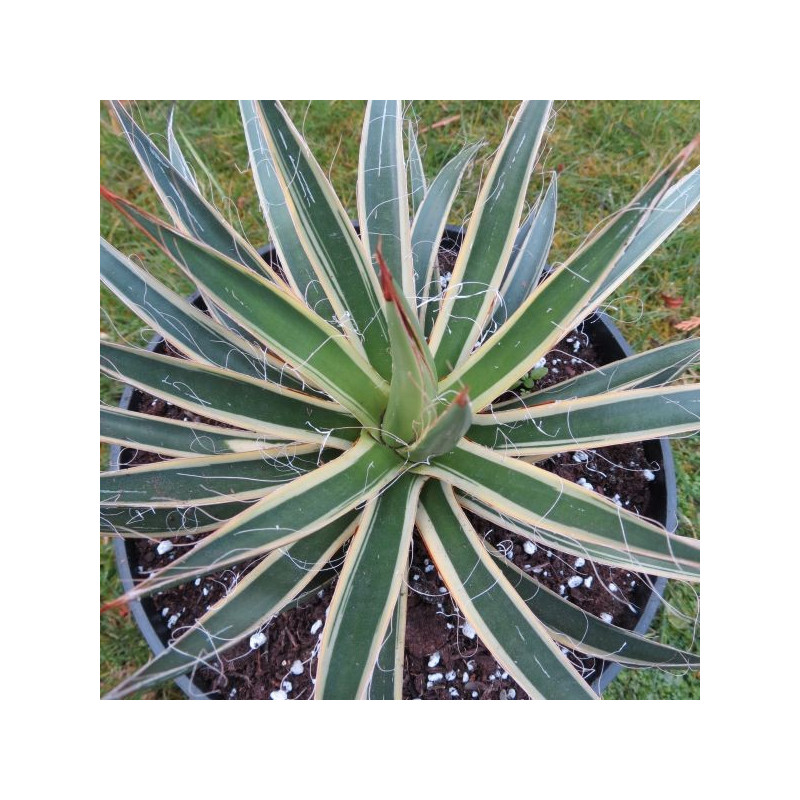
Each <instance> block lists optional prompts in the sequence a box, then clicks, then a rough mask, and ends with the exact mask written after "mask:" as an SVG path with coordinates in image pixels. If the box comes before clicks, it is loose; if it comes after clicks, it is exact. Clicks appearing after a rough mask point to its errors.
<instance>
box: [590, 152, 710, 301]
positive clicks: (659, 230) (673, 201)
mask: <svg viewBox="0 0 800 800" xmlns="http://www.w3.org/2000/svg"><path fill="white" fill-rule="evenodd" d="M699 202H700V167H697V168H696V169H694V170H692V171H691V172H690V173H689V174H688V175H686V176H685V177H683V178H682V179H681V180H680V181H678V182H677V183H676V184H675V185H674V186H672V187H671V188H670V189H669V190H668V191H667V192H666V193H665V194H664V196H663V197H662V198H661V200H659V202H658V203H657V204H656V206H655V208H654V209H653V211H652V213H651V214H650V216H649V217H648V218H647V221H646V222H645V223H644V225H642V227H641V229H640V230H639V231H637V233H636V235H635V236H634V237H633V241H631V243H630V244H629V245H628V247H627V248H626V249H625V252H624V253H623V254H622V257H621V258H620V259H619V260H618V261H617V263H616V264H615V265H614V268H613V269H612V270H611V271H610V272H609V273H608V275H607V276H606V278H605V279H604V280H603V283H602V285H601V287H600V288H599V289H598V291H597V294H596V295H595V297H594V298H592V303H600V302H601V301H602V300H603V299H605V298H606V297H608V295H609V294H611V292H612V291H614V289H616V288H617V287H618V286H619V285H620V284H621V283H623V282H624V281H625V279H626V278H627V277H628V276H629V275H630V274H631V273H632V272H633V271H634V270H635V269H636V268H637V267H639V265H640V264H642V262H643V261H644V260H645V259H646V258H647V257H648V256H649V255H650V254H651V253H652V252H653V251H654V250H655V249H656V248H657V247H658V246H659V245H660V244H661V243H662V242H663V241H664V240H665V239H666V238H667V237H668V236H669V235H670V234H671V233H672V232H673V231H674V230H675V229H676V228H677V227H678V225H680V223H681V222H683V220H684V219H686V217H688V216H689V214H690V213H691V212H692V211H694V209H695V208H696V207H697V204H698V203H699Z"/></svg>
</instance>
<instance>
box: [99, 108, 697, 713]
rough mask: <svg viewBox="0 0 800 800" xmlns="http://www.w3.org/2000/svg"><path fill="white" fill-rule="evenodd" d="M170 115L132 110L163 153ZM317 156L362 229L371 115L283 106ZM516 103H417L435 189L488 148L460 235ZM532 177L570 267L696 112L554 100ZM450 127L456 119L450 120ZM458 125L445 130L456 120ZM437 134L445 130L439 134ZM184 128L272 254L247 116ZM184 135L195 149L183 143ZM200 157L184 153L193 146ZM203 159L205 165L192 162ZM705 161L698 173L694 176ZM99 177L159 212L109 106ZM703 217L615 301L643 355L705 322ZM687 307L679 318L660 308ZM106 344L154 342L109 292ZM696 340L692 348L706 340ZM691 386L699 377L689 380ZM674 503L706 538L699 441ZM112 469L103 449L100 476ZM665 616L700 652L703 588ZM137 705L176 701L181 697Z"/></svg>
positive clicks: (641, 690) (134, 244) (106, 218)
mask: <svg viewBox="0 0 800 800" xmlns="http://www.w3.org/2000/svg"><path fill="white" fill-rule="evenodd" d="M170 106H171V103H167V102H163V101H159V102H155V101H153V102H150V101H148V102H141V101H139V102H135V103H133V104H132V109H133V113H134V117H135V118H136V120H137V121H138V122H139V124H140V125H142V127H143V128H144V129H145V130H146V131H147V132H148V133H150V134H151V135H152V136H153V137H154V139H155V141H156V143H157V144H159V146H161V147H162V148H163V149H166V140H165V135H164V134H165V128H166V119H167V115H168V113H169V109H170ZM286 106H287V109H288V110H289V113H290V114H291V115H292V117H293V119H294V120H295V122H296V123H297V124H298V127H300V128H301V130H302V131H303V133H304V135H305V137H306V139H307V140H308V142H309V145H310V147H311V149H312V152H313V153H314V154H315V155H316V157H317V159H318V160H319V162H320V164H321V165H322V166H323V168H324V169H325V170H326V171H328V173H329V175H330V178H331V181H332V183H333V185H334V188H335V189H336V191H337V193H338V194H339V197H340V198H341V199H342V201H343V203H344V204H345V206H346V208H347V209H348V211H349V212H350V214H351V216H352V217H354V218H355V217H356V197H355V184H356V170H357V164H358V146H359V139H360V133H361V124H362V115H363V109H364V104H363V102H356V101H342V102H330V101H320V102H312V103H309V102H305V101H292V102H287V103H286ZM516 106H517V102H516V101H441V102H438V101H414V102H413V103H412V104H411V106H410V113H411V115H412V117H413V118H415V119H416V120H417V123H418V125H419V128H420V134H419V144H420V147H421V150H422V156H423V161H424V164H425V169H426V174H427V175H428V176H429V177H431V176H432V175H434V174H435V173H436V171H437V170H438V169H440V168H441V167H442V166H443V165H444V163H446V161H447V160H448V159H449V158H450V157H452V156H453V155H455V153H456V152H458V150H459V149H460V148H461V147H463V146H464V145H465V144H468V143H472V142H475V141H479V140H482V141H485V142H486V144H485V146H484V147H483V149H482V150H481V153H480V156H479V158H478V159H477V160H476V162H475V166H474V168H473V169H472V170H471V172H469V174H468V175H467V176H466V178H465V180H464V182H463V184H462V188H461V191H460V192H459V196H458V198H457V200H456V203H455V206H454V209H453V213H452V214H451V218H450V220H449V222H450V223H451V224H456V225H459V224H464V223H465V222H466V221H467V220H468V217H467V215H468V213H469V209H470V206H471V203H472V201H474V197H475V193H476V191H477V188H478V186H479V184H480V178H481V174H482V173H485V171H486V169H487V168H488V165H489V164H490V163H491V154H492V152H493V151H494V149H495V148H496V147H497V145H498V144H499V141H500V139H501V137H502V133H503V131H504V130H505V127H506V125H507V122H508V120H509V118H510V117H511V116H512V115H513V112H514V110H515V108H516ZM554 112H555V113H554V119H553V120H552V121H551V126H550V130H549V132H548V134H547V137H546V141H545V145H544V148H543V153H542V157H541V158H540V160H539V163H538V165H537V176H536V177H535V179H534V180H533V181H532V185H531V192H530V196H529V201H531V202H532V201H533V200H534V199H535V197H536V195H537V193H538V190H539V188H540V187H541V185H542V180H541V173H542V172H543V171H545V172H547V171H551V170H554V169H555V170H558V171H559V173H560V174H559V183H558V195H559V204H558V217H557V222H556V236H555V240H554V243H553V250H552V252H551V255H550V259H549V261H550V262H551V263H553V262H560V261H563V260H564V259H565V258H566V257H567V256H568V255H569V254H570V253H571V252H572V251H573V250H574V249H575V248H576V247H577V246H578V245H579V244H580V243H581V241H582V240H583V239H584V238H585V236H586V234H587V233H588V232H589V231H590V230H591V229H592V228H593V227H594V226H596V225H597V224H598V223H599V222H601V221H602V220H603V219H604V218H605V217H607V216H608V215H609V214H610V213H611V212H613V211H614V210H616V209H618V208H619V207H620V206H622V205H623V204H624V203H625V202H627V200H628V199H629V198H630V197H631V196H632V195H633V194H634V193H635V192H636V191H637V190H638V189H639V188H640V187H641V186H642V185H643V184H644V183H645V182H646V181H647V180H648V179H649V178H650V176H651V175H652V174H653V173H654V172H655V171H656V170H657V168H658V167H659V166H663V165H664V164H665V163H666V161H667V160H668V159H669V158H671V157H672V156H674V154H675V153H676V152H677V151H678V150H679V149H680V148H681V147H682V146H683V145H685V144H686V143H687V142H689V141H690V140H691V139H692V138H693V137H694V136H696V135H697V134H698V133H699V125H700V121H699V113H700V106H699V103H698V102H696V101H636V102H620V101H590V102H567V101H556V103H555V104H554ZM454 118H455V119H454ZM447 120H449V121H447ZM442 121H447V122H445V124H442V125H437V123H441V122H442ZM176 128H177V129H178V131H179V139H180V141H181V144H183V145H184V146H185V147H186V148H187V156H188V157H189V160H190V163H191V164H192V166H193V167H194V168H195V170H196V172H197V176H198V180H199V182H200V185H201V187H202V188H203V189H204V190H206V191H207V192H208V196H209V197H210V198H211V199H212V200H213V201H214V203H215V204H216V205H217V207H219V208H220V209H221V210H222V211H223V213H224V214H225V216H226V217H227V218H228V219H229V220H230V221H231V222H232V223H233V224H234V225H235V226H236V227H237V229H239V230H240V231H241V232H242V233H243V234H244V235H245V236H246V237H247V238H248V239H249V240H250V241H251V242H252V243H253V244H254V245H256V246H261V245H263V244H266V243H267V238H266V230H265V225H264V222H263V219H262V217H261V212H260V209H259V205H258V198H257V196H256V191H255V187H254V185H253V182H252V179H251V176H250V173H249V168H248V167H249V165H248V158H247V148H246V145H245V141H244V136H243V133H242V129H241V124H240V118H239V113H238V106H237V105H236V103H233V102H230V101H191V102H184V103H180V104H179V105H178V109H177V111H176ZM183 135H185V137H186V140H184V139H183V138H182V136H183ZM187 141H188V143H189V144H190V145H191V149H189V147H188V145H187V144H186V142H187ZM192 151H196V153H197V154H199V156H200V158H201V159H202V163H198V162H197V161H196V160H195V159H194V158H193V156H192ZM696 161H697V159H695V161H693V162H692V166H694V163H695V162H696ZM100 173H101V181H102V183H103V184H104V185H106V186H107V187H108V188H109V189H110V190H112V191H113V192H116V193H117V194H121V195H123V196H125V197H127V198H128V199H130V200H132V201H134V202H136V203H137V204H139V205H141V206H142V207H144V208H146V209H148V210H151V211H153V212H156V213H159V214H160V213H162V212H161V209H160V207H159V203H158V199H157V197H156V195H155V193H154V192H153V191H152V189H151V188H150V186H149V183H148V182H147V180H146V178H145V177H144V175H143V173H142V172H141V170H140V169H139V167H138V164H137V162H136V160H135V158H134V157H133V155H132V154H131V152H130V150H129V148H128V146H127V143H126V141H125V139H124V137H122V136H120V135H119V134H118V133H117V131H116V130H115V127H114V125H113V124H112V121H111V118H110V116H109V112H108V109H107V107H106V106H105V105H101V107H100ZM101 232H102V234H103V235H104V236H105V237H106V238H107V239H108V240H109V241H110V242H111V243H112V244H114V245H115V246H116V247H117V248H119V249H120V250H122V252H124V253H126V254H128V255H135V256H136V257H137V258H139V259H141V261H143V262H144V263H145V264H146V265H147V266H148V267H149V268H151V270H152V271H153V273H154V274H155V275H157V276H158V277H159V278H160V279H162V280H163V281H164V282H165V283H167V285H169V286H171V287H172V288H173V289H175V290H176V291H179V292H181V293H184V294H186V293H189V292H190V291H191V290H192V287H191V285H190V284H189V283H187V282H186V281H185V280H184V279H183V278H182V276H181V275H179V274H178V273H177V271H176V270H174V269H173V268H172V267H171V266H170V265H169V264H168V262H166V260H165V259H163V258H162V257H161V256H160V255H158V254H157V253H156V252H155V250H154V248H152V247H151V246H149V245H148V244H147V243H146V242H145V241H144V240H143V239H142V238H141V237H140V236H137V235H136V234H134V233H133V232H132V231H131V230H130V229H129V228H128V227H127V225H126V223H125V222H124V221H123V220H121V219H119V218H118V217H116V216H115V215H114V214H113V213H112V212H111V211H110V210H109V209H108V208H102V209H101ZM699 246H700V235H699V213H698V212H695V213H693V214H692V215H691V216H690V217H689V219H687V220H686V222H684V223H683V225H682V226H681V227H680V228H679V230H678V231H676V233H674V234H673V235H672V237H670V239H669V240H668V241H667V242H666V243H665V244H664V245H662V247H661V248H660V249H659V250H658V251H657V252H656V253H655V254H653V255H652V256H651V257H650V258H649V259H648V260H647V262H646V263H645V264H644V265H643V266H642V267H641V268H640V269H639V270H638V271H637V273H636V274H635V275H634V276H633V278H632V279H630V280H629V281H628V282H627V283H626V284H625V285H624V286H623V287H621V289H620V290H619V291H618V292H617V293H616V294H615V295H614V296H613V297H612V298H610V300H609V302H608V304H607V306H608V307H607V308H606V310H607V312H608V313H609V314H610V315H611V316H612V317H613V318H614V320H615V322H616V323H617V324H618V325H619V327H620V328H621V330H622V332H623V334H624V335H625V337H626V338H627V339H628V341H629V342H630V343H631V345H632V346H633V347H634V349H636V350H643V349H650V348H652V347H656V346H659V345H662V344H665V343H667V342H671V341H676V340H679V339H681V338H685V337H686V336H687V335H688V334H686V333H683V332H681V331H680V330H678V329H677V328H676V327H675V324H676V323H678V322H680V321H682V320H688V319H691V318H694V317H697V318H699V316H700V310H699V288H700V282H699ZM665 297H670V298H682V304H681V305H680V307H679V308H670V307H668V306H667V305H666V303H665V300H664V298H665ZM101 306H102V311H101V320H100V327H101V335H103V336H105V337H108V338H109V339H110V340H112V341H126V342H128V343H131V344H134V345H140V346H144V345H146V344H147V342H148V341H149V340H150V338H151V336H152V333H151V332H150V331H149V330H148V329H146V328H145V327H144V326H143V324H142V323H141V322H140V321H139V320H138V319H137V318H136V317H135V316H133V315H132V314H131V313H130V312H128V311H127V309H125V308H124V306H122V305H121V304H120V303H119V302H117V301H116V299H115V298H113V296H111V295H110V294H109V293H108V292H106V291H105V290H101ZM698 332H699V329H698V330H696V331H694V332H693V334H692V335H694V334H697V333H698ZM693 377H696V375H695V376H693ZM120 395H121V387H120V386H119V385H117V384H115V383H114V382H112V381H110V380H107V379H105V378H101V400H102V402H104V403H109V404H116V403H117V402H118V401H119V397H120ZM673 452H674V455H675V462H676V469H677V473H678V493H679V532H680V533H683V534H686V535H692V536H698V537H699V519H698V517H699V507H700V470H699V437H698V436H692V437H687V438H683V439H680V440H677V441H674V442H673ZM106 463H107V452H106V448H102V450H101V465H102V466H103V467H105V465H106ZM100 576H101V580H100V594H101V601H102V602H105V601H107V600H109V599H111V598H113V597H114V596H115V595H116V594H117V593H118V592H119V591H120V585H119V582H118V580H117V578H116V573H115V569H114V565H113V554H112V546H111V543H110V542H108V541H104V542H102V543H101V548H100ZM666 601H667V607H666V608H665V609H664V610H662V611H661V612H659V614H658V616H657V618H656V620H655V622H654V625H653V631H654V633H655V635H656V637H657V638H658V639H659V640H660V641H663V642H666V643H668V644H672V645H675V646H678V647H683V648H686V649H691V650H695V651H697V650H698V649H699V629H698V625H697V622H698V618H699V605H698V598H697V593H696V589H695V588H694V587H687V586H685V585H681V584H676V583H675V582H670V584H669V588H668V591H667V593H666ZM100 635H101V639H100V643H101V661H100V673H101V674H100V677H101V691H106V690H107V689H109V688H110V687H111V686H113V685H114V684H115V683H117V682H118V681H119V680H121V679H122V678H123V677H124V676H125V675H127V674H129V673H130V672H131V671H133V670H134V669H136V668H137V667H138V666H140V665H141V664H142V663H144V662H145V661H146V660H147V657H148V653H149V651H148V649H147V647H146V645H145V644H144V641H143V640H142V639H141V636H140V635H139V633H138V629H137V628H136V626H135V625H134V624H133V622H132V620H131V618H130V617H129V616H122V615H120V614H118V613H117V612H111V613H107V614H104V615H102V616H101V623H100ZM699 691H700V682H699V674H697V673H693V672H691V673H686V674H676V673H665V672H659V671H655V670H653V671H646V672H642V671H632V670H626V671H624V672H623V673H622V675H621V676H620V677H619V678H617V679H616V680H615V681H614V682H613V684H612V685H611V687H610V688H609V689H608V691H607V692H606V694H605V695H604V696H605V697H606V698H607V699H628V698H630V699H634V698H635V699H644V698H653V699H679V698H680V699H690V698H698V697H699ZM140 696H142V697H148V698H159V699H168V698H169V699H179V698H182V694H181V693H180V692H178V691H177V690H176V689H175V688H174V687H173V686H171V685H170V686H166V687H164V688H161V689H158V690H156V691H152V692H148V693H145V694H143V695H140Z"/></svg>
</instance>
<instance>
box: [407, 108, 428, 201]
mask: <svg viewBox="0 0 800 800" xmlns="http://www.w3.org/2000/svg"><path fill="white" fill-rule="evenodd" d="M408 172H409V177H410V183H411V209H412V211H411V213H412V215H413V216H416V214H417V211H418V209H419V207H420V205H422V201H423V200H424V199H425V194H426V193H427V191H428V184H427V181H426V180H425V168H424V167H423V165H422V156H421V155H420V152H419V143H418V142H417V131H416V128H415V127H414V125H413V123H411V122H409V123H408Z"/></svg>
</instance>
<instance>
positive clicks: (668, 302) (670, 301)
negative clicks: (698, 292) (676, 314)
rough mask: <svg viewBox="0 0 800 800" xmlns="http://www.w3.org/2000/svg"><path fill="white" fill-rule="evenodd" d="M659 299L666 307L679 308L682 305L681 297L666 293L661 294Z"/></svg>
mask: <svg viewBox="0 0 800 800" xmlns="http://www.w3.org/2000/svg"><path fill="white" fill-rule="evenodd" d="M661 299H662V300H663V301H664V305H665V306H666V307H667V308H680V307H681V306H682V305H683V298H682V297H671V296H670V295H668V294H662V295H661Z"/></svg>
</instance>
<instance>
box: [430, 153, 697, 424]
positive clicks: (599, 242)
mask: <svg viewBox="0 0 800 800" xmlns="http://www.w3.org/2000/svg"><path fill="white" fill-rule="evenodd" d="M689 153H690V149H689V148H687V149H685V150H684V151H682V152H681V154H680V155H679V156H678V157H677V158H676V159H675V160H674V161H673V162H672V163H671V164H670V165H669V166H668V167H667V168H666V169H664V170H663V171H662V172H660V173H659V174H658V175H657V176H656V177H655V178H654V179H653V180H652V181H651V182H650V183H649V184H648V185H647V186H646V187H645V188H644V189H643V190H642V191H641V192H640V193H639V195H638V196H637V197H636V198H635V199H634V200H633V201H632V202H631V203H630V204H629V205H628V206H627V207H626V208H625V209H624V210H623V211H621V212H620V213H619V214H617V215H616V216H615V217H614V219H613V220H612V221H611V222H609V223H608V224H607V225H606V226H605V227H604V228H603V229H602V230H601V231H599V232H598V233H597V234H596V235H595V236H594V237H592V238H591V239H590V240H589V241H588V242H587V243H586V244H585V245H584V246H583V247H581V248H580V249H579V250H578V251H577V252H576V253H575V254H574V255H573V256H572V257H571V258H569V259H568V260H567V261H566V262H565V263H564V264H562V265H561V266H560V267H558V268H556V269H555V270H554V271H553V272H552V273H551V274H550V276H549V277H548V278H547V279H546V280H544V281H542V283H540V284H539V285H538V287H537V288H536V289H535V290H534V291H533V293H532V294H531V295H530V296H529V297H528V299H527V300H526V301H525V302H524V303H523V304H522V306H520V308H519V309H517V311H516V313H515V314H514V315H513V316H512V317H511V319H509V320H508V322H506V324H505V325H503V326H502V327H501V328H500V329H499V330H498V331H497V332H496V333H495V335H494V336H492V338H491V339H490V340H489V341H488V342H486V343H485V344H484V345H483V346H482V347H480V348H478V350H476V351H475V352H474V353H473V354H472V355H471V356H470V357H469V358H468V359H467V361H466V362H465V363H464V364H462V365H461V366H460V367H459V368H458V369H456V370H455V372H453V373H452V374H451V375H450V376H449V377H448V378H446V379H445V380H444V381H442V384H441V389H457V388H460V387H461V386H462V385H464V384H466V385H468V386H469V387H470V390H471V393H472V395H473V402H474V404H475V407H476V408H478V409H481V408H483V407H485V406H486V404H487V403H490V402H491V401H492V400H493V399H494V398H496V397H498V396H499V395H500V394H502V393H503V392H504V391H506V390H507V389H509V388H510V387H511V386H513V385H514V383H516V381H517V380H519V378H520V377H521V376H522V375H524V374H525V372H527V371H528V370H529V369H530V367H531V364H535V363H536V362H537V361H538V360H539V359H540V358H541V357H542V356H544V355H545V354H546V353H547V352H548V351H549V350H550V349H551V348H552V346H553V345H554V344H555V343H556V342H557V341H558V340H559V339H560V338H561V337H562V336H563V335H564V334H565V332H566V331H569V330H571V329H573V328H574V327H576V326H577V325H578V324H579V323H580V322H581V321H582V320H583V319H585V318H586V317H587V316H589V314H591V313H592V311H594V309H595V308H596V302H595V301H596V300H597V298H598V297H600V295H598V294H597V291H598V287H602V286H604V281H605V280H606V278H607V277H608V275H609V274H610V272H611V270H612V269H613V268H614V266H615V264H616V263H617V262H618V261H619V259H620V258H621V257H622V254H623V253H624V251H625V248H626V247H627V245H628V244H629V243H630V241H631V240H632V238H633V237H634V236H635V234H636V232H637V231H638V230H639V228H640V227H641V225H642V223H643V221H644V220H645V219H646V218H647V216H648V213H649V211H650V209H651V208H652V207H653V206H654V205H655V204H656V203H657V202H658V201H659V199H660V198H661V197H662V195H663V194H664V192H665V191H666V189H667V187H668V186H669V184H670V183H671V181H672V180H673V178H674V176H675V175H676V174H677V172H679V171H680V169H681V168H682V167H683V165H684V163H685V162H686V159H687V158H688V157H689ZM437 363H438V362H437Z"/></svg>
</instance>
